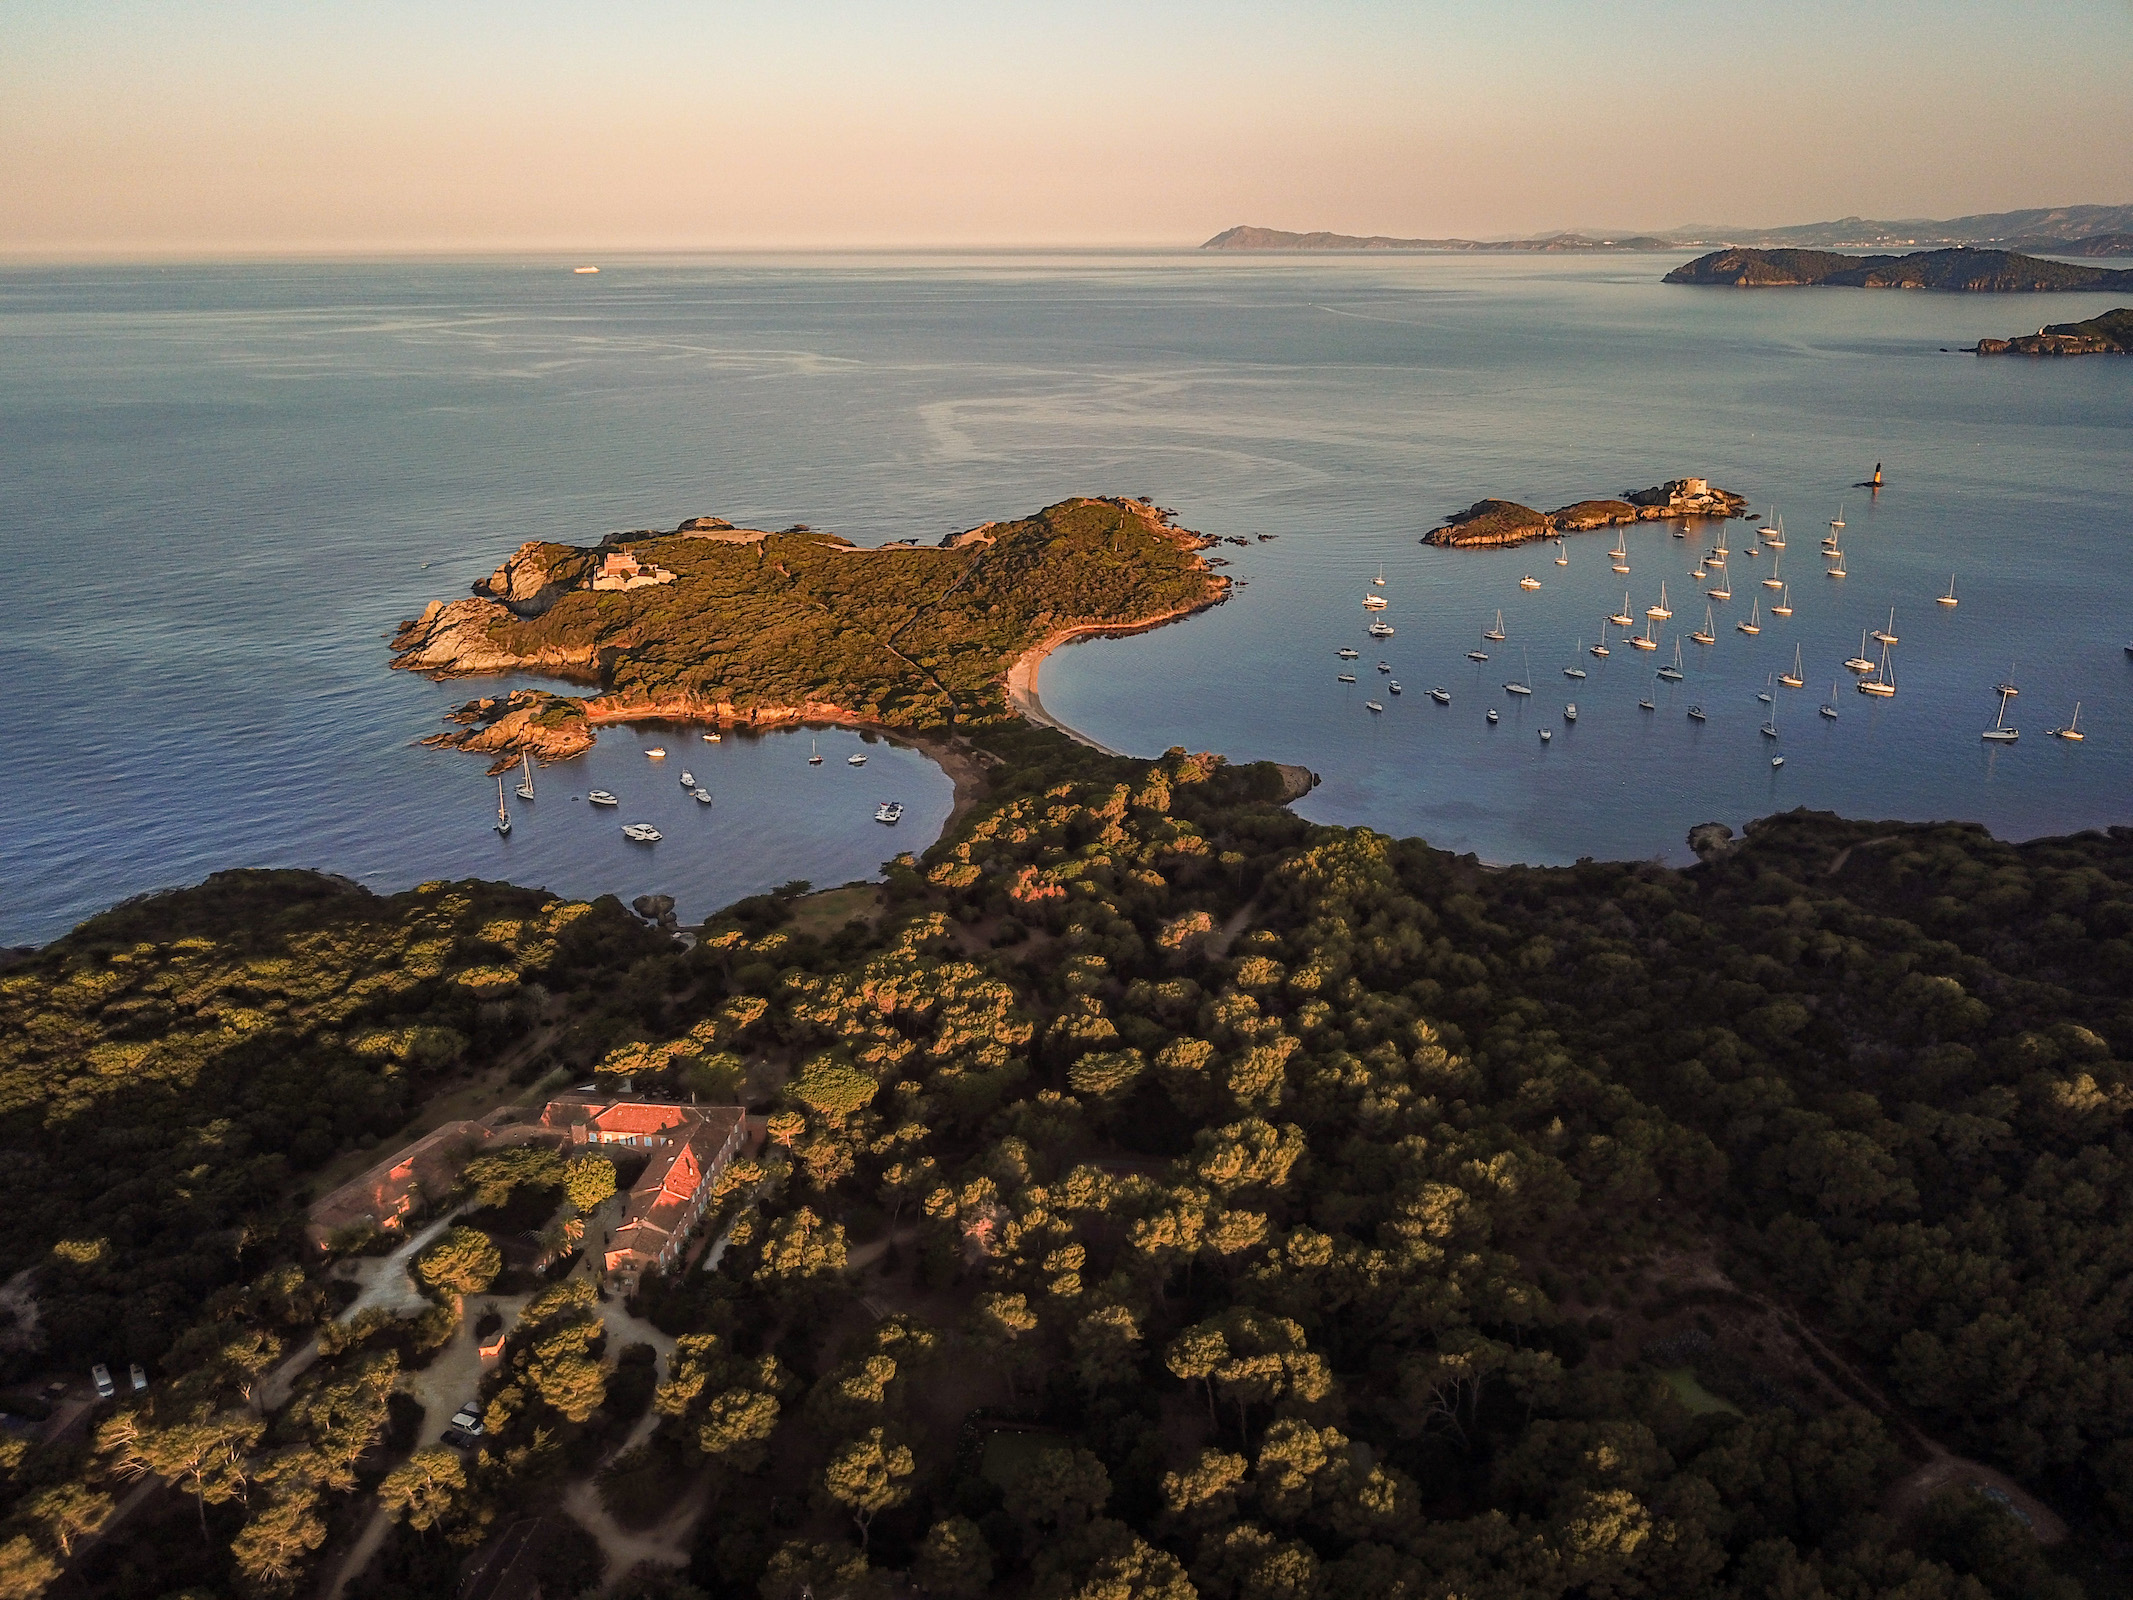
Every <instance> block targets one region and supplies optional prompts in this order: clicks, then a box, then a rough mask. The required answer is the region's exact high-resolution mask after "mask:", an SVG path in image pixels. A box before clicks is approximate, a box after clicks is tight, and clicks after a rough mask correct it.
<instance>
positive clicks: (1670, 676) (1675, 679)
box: [1658, 639, 1683, 683]
mask: <svg viewBox="0 0 2133 1600" xmlns="http://www.w3.org/2000/svg"><path fill="white" fill-rule="evenodd" d="M1658 675H1659V676H1660V677H1662V678H1664V679H1666V681H1667V682H1668V683H1679V682H1680V681H1681V680H1682V677H1683V673H1682V670H1681V641H1680V640H1679V639H1676V640H1675V641H1674V659H1673V660H1672V661H1671V662H1669V663H1668V664H1667V665H1666V666H1663V667H1661V668H1660V669H1659V674H1658Z"/></svg>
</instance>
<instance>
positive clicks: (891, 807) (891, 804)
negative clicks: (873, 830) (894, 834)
mask: <svg viewBox="0 0 2133 1600" xmlns="http://www.w3.org/2000/svg"><path fill="white" fill-rule="evenodd" d="M903 814H904V805H903V802H902V801H901V800H884V801H882V803H881V804H880V805H878V806H876V807H875V808H874V820H875V821H876V822H880V823H886V824H887V825H888V826H889V827H892V828H893V827H895V826H896V824H897V823H898V822H900V821H902V820H903Z"/></svg>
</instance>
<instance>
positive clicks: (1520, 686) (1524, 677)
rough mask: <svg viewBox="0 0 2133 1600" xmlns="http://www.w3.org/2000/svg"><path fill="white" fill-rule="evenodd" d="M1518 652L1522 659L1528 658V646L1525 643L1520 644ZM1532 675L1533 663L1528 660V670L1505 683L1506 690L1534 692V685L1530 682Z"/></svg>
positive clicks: (1511, 692) (1519, 692) (1508, 691)
mask: <svg viewBox="0 0 2133 1600" xmlns="http://www.w3.org/2000/svg"><path fill="white" fill-rule="evenodd" d="M1518 654H1519V659H1520V660H1522V661H1523V660H1525V659H1526V647H1525V646H1524V645H1520V646H1519V647H1518ZM1532 677H1533V663H1532V662H1531V661H1526V670H1525V671H1524V672H1523V673H1522V674H1521V675H1520V676H1518V677H1516V678H1514V679H1512V680H1511V681H1510V682H1509V683H1507V684H1505V685H1504V692H1505V693H1507V694H1531V693H1532V692H1533V687H1532V684H1531V682H1530V680H1531V678H1532Z"/></svg>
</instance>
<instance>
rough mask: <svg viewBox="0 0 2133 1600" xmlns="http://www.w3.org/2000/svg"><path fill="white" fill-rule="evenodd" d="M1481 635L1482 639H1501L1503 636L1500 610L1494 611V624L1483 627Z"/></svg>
mask: <svg viewBox="0 0 2133 1600" xmlns="http://www.w3.org/2000/svg"><path fill="white" fill-rule="evenodd" d="M1481 636H1482V638H1484V639H1495V640H1501V639H1502V638H1503V636H1504V634H1503V613H1502V612H1501V611H1499V612H1497V613H1496V625H1495V626H1494V627H1490V628H1483V629H1482V630H1481Z"/></svg>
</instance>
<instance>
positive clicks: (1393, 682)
mask: <svg viewBox="0 0 2133 1600" xmlns="http://www.w3.org/2000/svg"><path fill="white" fill-rule="evenodd" d="M1385 687H1386V688H1387V689H1389V690H1391V691H1392V692H1393V693H1394V694H1398V693H1399V692H1400V680H1399V679H1398V678H1387V679H1386V680H1385Z"/></svg>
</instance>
